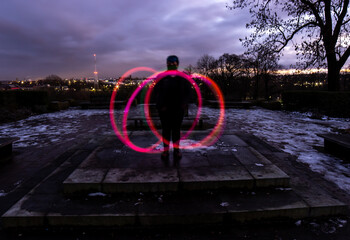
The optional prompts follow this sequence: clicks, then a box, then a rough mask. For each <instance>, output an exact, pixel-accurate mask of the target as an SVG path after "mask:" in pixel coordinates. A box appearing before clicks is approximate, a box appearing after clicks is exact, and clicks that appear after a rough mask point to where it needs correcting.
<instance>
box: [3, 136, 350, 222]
mask: <svg viewBox="0 0 350 240" xmlns="http://www.w3.org/2000/svg"><path fill="white" fill-rule="evenodd" d="M206 134H207V132H205V131H198V132H194V133H193V135H192V136H191V137H190V138H191V139H193V140H200V139H202V138H203V137H205V136H206ZM247 139H254V138H253V137H252V136H250V135H249V134H242V133H240V134H237V133H234V132H233V133H230V132H226V133H225V134H224V135H222V136H220V137H219V139H218V141H217V142H216V143H215V144H214V145H213V146H210V147H207V148H202V149H192V150H184V151H183V158H182V160H181V161H180V162H174V161H173V159H172V158H171V159H170V161H169V162H162V161H161V160H160V155H159V154H144V153H137V152H134V151H132V150H130V149H129V148H127V147H126V146H124V145H123V144H122V143H121V142H120V141H119V140H118V139H117V138H116V137H115V136H114V135H108V136H103V138H100V139H99V140H98V141H99V142H98V144H97V145H96V147H95V148H94V149H91V152H90V154H89V155H88V156H87V157H82V155H81V151H80V150H79V148H77V149H76V151H75V152H74V153H73V154H72V155H70V156H67V159H66V161H64V162H63V163H62V164H61V165H60V166H59V167H58V168H57V169H56V170H55V171H53V172H52V173H51V174H50V175H49V176H47V177H46V178H45V179H44V180H43V181H41V182H40V183H39V184H38V185H37V186H36V187H34V188H33V189H32V190H31V191H30V192H29V193H28V194H27V195H25V196H24V197H23V198H22V199H21V200H19V201H18V202H17V203H16V204H15V205H13V207H11V208H10V209H9V210H8V211H7V212H6V213H5V214H4V215H3V216H2V218H1V221H2V226H3V227H4V228H55V227H59V228H61V227H98V228H100V227H112V226H113V227H140V226H159V225H201V224H231V223H234V222H247V221H251V220H265V219H276V218H277V219H303V218H309V217H320V216H333V215H341V214H345V213H346V212H347V210H348V206H347V205H346V204H344V203H342V202H341V201H339V200H338V199H337V198H335V197H334V196H332V194H330V193H329V192H327V191H325V190H324V189H321V188H318V187H317V185H312V184H310V186H309V185H307V184H308V182H305V184H304V185H303V184H295V183H296V181H295V180H294V179H291V178H290V177H289V176H288V175H287V174H286V173H285V172H284V171H282V170H281V169H280V168H279V167H277V166H276V165H275V164H274V163H273V162H272V161H271V160H272V159H274V161H276V158H281V156H283V153H281V152H279V151H276V150H275V149H274V148H273V147H271V146H270V145H268V144H266V143H265V142H263V141H257V140H254V142H252V143H249V144H248V143H247V142H248V141H247ZM131 140H132V141H133V142H134V144H136V145H138V146H143V147H146V146H149V144H150V143H153V142H156V139H155V137H154V136H153V135H152V134H151V133H150V132H146V131H139V132H138V131H135V132H132V134H131ZM84 156H86V155H84ZM269 158H271V159H269ZM280 160H281V159H280Z"/></svg>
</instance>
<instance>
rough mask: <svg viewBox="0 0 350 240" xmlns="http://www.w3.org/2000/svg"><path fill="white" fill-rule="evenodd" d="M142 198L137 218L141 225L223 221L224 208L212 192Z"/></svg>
mask: <svg viewBox="0 0 350 240" xmlns="http://www.w3.org/2000/svg"><path fill="white" fill-rule="evenodd" d="M161 199H162V201H159V199H144V200H143V202H142V204H140V205H139V210H138V219H139V222H140V224H141V225H143V226H149V225H152V226H157V225H170V224H172V225H188V224H208V223H214V224H216V223H223V222H224V216H225V214H226V213H227V211H226V209H225V208H223V207H221V206H220V199H219V198H218V197H217V196H215V195H212V194H208V193H197V194H196V195H193V194H185V195H169V196H163V197H162V198H161Z"/></svg>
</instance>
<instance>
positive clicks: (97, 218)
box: [46, 213, 136, 227]
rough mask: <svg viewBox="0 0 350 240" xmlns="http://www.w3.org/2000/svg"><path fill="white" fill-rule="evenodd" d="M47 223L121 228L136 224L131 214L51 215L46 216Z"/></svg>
mask: <svg viewBox="0 0 350 240" xmlns="http://www.w3.org/2000/svg"><path fill="white" fill-rule="evenodd" d="M46 219H47V223H48V224H49V226H52V227H65V226H66V227H69V226H76V227H79V226H80V227H101V226H103V227H121V226H123V227H124V226H133V225H135V224H136V215H135V213H130V214H118V213H110V214H87V215H62V214H59V213H49V214H48V215H47V216H46Z"/></svg>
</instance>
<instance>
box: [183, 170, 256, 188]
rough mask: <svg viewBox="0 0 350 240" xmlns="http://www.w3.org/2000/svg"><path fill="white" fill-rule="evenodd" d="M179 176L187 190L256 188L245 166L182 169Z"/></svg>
mask: <svg viewBox="0 0 350 240" xmlns="http://www.w3.org/2000/svg"><path fill="white" fill-rule="evenodd" d="M179 176H180V182H181V186H182V188H183V189H185V190H199V189H218V188H253V186H254V178H253V177H252V176H251V175H250V174H249V172H248V171H247V170H246V169H245V168H244V167H243V166H234V167H233V166H225V167H199V168H180V169H179Z"/></svg>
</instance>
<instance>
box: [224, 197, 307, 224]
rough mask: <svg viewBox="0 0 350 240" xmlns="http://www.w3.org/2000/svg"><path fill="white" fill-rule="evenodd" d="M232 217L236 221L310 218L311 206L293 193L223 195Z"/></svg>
mask: <svg viewBox="0 0 350 240" xmlns="http://www.w3.org/2000/svg"><path fill="white" fill-rule="evenodd" d="M221 199H222V201H223V203H225V205H226V206H227V209H228V212H229V214H230V217H231V219H232V220H234V221H239V222H245V221H250V220H260V219H271V218H281V217H285V218H291V219H302V218H306V217H308V216H309V206H308V205H307V204H306V203H305V202H304V201H303V200H302V199H301V198H300V197H299V196H297V195H296V194H295V193H293V191H275V190H271V191H256V192H254V191H251V192H240V193H229V192H227V193H223V194H221Z"/></svg>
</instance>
